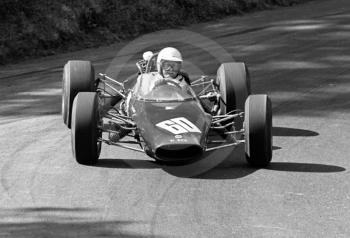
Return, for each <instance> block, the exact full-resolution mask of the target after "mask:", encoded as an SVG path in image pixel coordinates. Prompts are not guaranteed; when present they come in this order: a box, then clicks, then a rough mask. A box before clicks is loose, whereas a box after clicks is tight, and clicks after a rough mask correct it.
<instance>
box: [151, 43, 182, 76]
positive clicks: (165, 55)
mask: <svg viewBox="0 0 350 238" xmlns="http://www.w3.org/2000/svg"><path fill="white" fill-rule="evenodd" d="M162 60H169V61H177V62H182V55H181V53H180V51H178V50H177V49H175V48H173V47H166V48H164V49H162V50H161V51H159V53H158V57H157V69H158V71H159V72H160V66H161V65H160V64H161V61H162Z"/></svg>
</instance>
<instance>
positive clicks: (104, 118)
mask: <svg viewBox="0 0 350 238" xmlns="http://www.w3.org/2000/svg"><path fill="white" fill-rule="evenodd" d="M157 55H158V54H157V53H150V52H147V54H144V57H143V59H141V60H139V61H138V62H137V63H136V65H137V68H138V76H135V81H136V83H135V84H134V86H133V87H130V88H127V87H126V86H125V85H126V84H125V83H126V81H121V80H120V79H118V80H117V79H113V78H111V77H109V76H107V75H106V74H101V73H100V74H99V76H98V77H95V73H94V67H93V65H92V64H91V62H89V61H78V60H71V61H68V62H67V63H66V64H65V66H64V69H63V83H62V85H63V93H62V115H63V121H64V123H65V124H66V125H67V127H68V128H70V129H71V140H72V150H73V154H74V157H75V159H76V161H77V162H78V163H80V164H84V165H94V164H96V163H97V162H98V158H99V156H100V152H101V146H102V143H105V144H107V145H114V146H119V147H122V148H127V149H130V150H135V151H139V152H142V153H145V154H147V155H148V156H149V157H151V158H153V159H154V160H155V161H156V162H162V163H168V164H172V163H173V162H181V163H187V162H188V163H189V162H191V161H195V160H200V159H201V158H202V157H203V154H204V153H207V152H208V151H214V150H220V149H222V148H225V147H231V146H232V147H234V146H237V145H239V144H242V143H244V144H245V157H246V160H247V162H248V163H249V164H250V165H251V166H254V167H265V166H267V165H268V164H269V163H270V161H271V158H272V133H271V130H272V109H271V101H270V99H269V97H268V96H267V95H265V94H259V95H252V94H251V89H250V80H249V74H248V69H247V66H246V65H245V64H244V63H240V62H229V63H222V64H221V65H220V67H219V68H218V69H217V75H216V77H214V78H212V77H209V76H202V77H200V78H199V79H196V80H191V84H190V85H182V86H180V85H179V84H178V83H177V82H175V81H173V80H169V79H164V80H162V83H161V84H157V85H154V83H153V82H154V81H155V78H159V74H158V73H157V67H156V60H157ZM111 102H114V103H111ZM116 102H117V103H116ZM218 156H220V153H219V151H218Z"/></svg>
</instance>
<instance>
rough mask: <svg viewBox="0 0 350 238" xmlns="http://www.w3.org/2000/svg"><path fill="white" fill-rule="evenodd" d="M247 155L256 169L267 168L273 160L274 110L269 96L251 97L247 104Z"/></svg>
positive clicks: (245, 123) (245, 120)
mask: <svg viewBox="0 0 350 238" xmlns="http://www.w3.org/2000/svg"><path fill="white" fill-rule="evenodd" d="M244 127H245V155H246V159H247V161H248V163H249V164H250V165H252V166H254V167H265V166H267V165H268V164H269V163H270V162H271V158H272V109H271V101H270V99H269V97H268V96H267V95H250V96H249V97H248V99H247V101H246V103H245V115H244Z"/></svg>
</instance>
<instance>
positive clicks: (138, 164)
mask: <svg viewBox="0 0 350 238" xmlns="http://www.w3.org/2000/svg"><path fill="white" fill-rule="evenodd" d="M96 167H102V168H118V169H159V168H161V166H160V165H158V164H157V163H155V162H154V161H151V160H140V159H107V158H102V159H99V160H98V163H97V165H96Z"/></svg>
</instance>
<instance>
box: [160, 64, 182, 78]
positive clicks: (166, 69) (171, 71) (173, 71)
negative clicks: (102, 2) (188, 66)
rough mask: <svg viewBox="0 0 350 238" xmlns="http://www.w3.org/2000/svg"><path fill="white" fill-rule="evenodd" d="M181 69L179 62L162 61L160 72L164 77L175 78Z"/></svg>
mask: <svg viewBox="0 0 350 238" xmlns="http://www.w3.org/2000/svg"><path fill="white" fill-rule="evenodd" d="M180 69H181V62H177V61H164V62H163V64H162V73H163V76H164V77H165V78H168V77H171V78H175V77H176V76H177V75H178V74H179V71H180Z"/></svg>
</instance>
